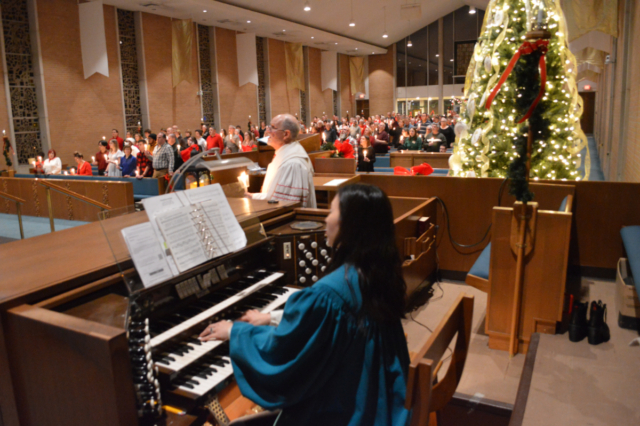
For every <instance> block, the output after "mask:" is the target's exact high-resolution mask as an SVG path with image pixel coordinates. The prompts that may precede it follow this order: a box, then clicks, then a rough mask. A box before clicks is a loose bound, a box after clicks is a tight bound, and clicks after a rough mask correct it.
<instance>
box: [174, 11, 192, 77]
mask: <svg viewBox="0 0 640 426" xmlns="http://www.w3.org/2000/svg"><path fill="white" fill-rule="evenodd" d="M193 41H194V40H193V21H192V20H191V19H180V20H174V21H172V22H171V71H172V75H173V87H176V86H177V85H178V84H180V82H181V81H183V80H184V81H187V82H189V83H191V82H192V81H193V69H192V68H193V67H192V62H191V54H192V51H193V45H194V42H193Z"/></svg>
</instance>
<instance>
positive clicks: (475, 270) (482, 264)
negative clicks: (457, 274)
mask: <svg viewBox="0 0 640 426" xmlns="http://www.w3.org/2000/svg"><path fill="white" fill-rule="evenodd" d="M490 260H491V243H489V244H487V246H486V247H485V248H484V250H482V253H480V257H478V259H477V260H476V263H474V264H473V266H472V267H471V270H470V271H469V274H470V275H474V276H476V277H478V278H483V279H485V280H488V279H489V263H490Z"/></svg>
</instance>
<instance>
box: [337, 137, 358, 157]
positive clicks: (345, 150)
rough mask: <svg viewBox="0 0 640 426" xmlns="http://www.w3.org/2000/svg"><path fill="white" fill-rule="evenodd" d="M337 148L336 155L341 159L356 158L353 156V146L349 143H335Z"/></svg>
mask: <svg viewBox="0 0 640 426" xmlns="http://www.w3.org/2000/svg"><path fill="white" fill-rule="evenodd" d="M334 146H335V147H336V154H337V155H338V157H340V158H355V157H354V156H353V146H351V144H350V143H349V142H340V141H336V142H335V143H334Z"/></svg>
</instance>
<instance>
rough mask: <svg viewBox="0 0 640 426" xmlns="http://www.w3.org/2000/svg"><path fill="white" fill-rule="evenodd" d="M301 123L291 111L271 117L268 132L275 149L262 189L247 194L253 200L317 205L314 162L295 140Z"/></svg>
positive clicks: (310, 206) (270, 143)
mask: <svg viewBox="0 0 640 426" xmlns="http://www.w3.org/2000/svg"><path fill="white" fill-rule="evenodd" d="M299 131H300V126H299V125H298V120H297V119H296V118H295V117H294V116H293V115H291V114H280V115H278V116H276V117H274V118H273V120H271V125H270V126H268V127H267V131H266V132H265V135H268V136H269V140H268V142H267V143H268V144H269V145H270V146H272V147H273V148H274V149H275V150H276V152H275V156H274V158H273V161H272V162H271V164H269V166H268V167H267V175H266V176H265V178H264V183H263V184H262V191H261V192H259V193H255V194H247V196H248V197H250V198H252V199H254V200H278V201H299V202H301V203H302V207H308V208H316V207H317V204H316V192H315V189H314V186H313V165H312V164H311V160H310V159H309V156H308V155H307V152H306V151H305V150H304V148H303V147H302V146H301V145H300V143H299V142H297V141H295V139H296V138H297V137H298V133H299Z"/></svg>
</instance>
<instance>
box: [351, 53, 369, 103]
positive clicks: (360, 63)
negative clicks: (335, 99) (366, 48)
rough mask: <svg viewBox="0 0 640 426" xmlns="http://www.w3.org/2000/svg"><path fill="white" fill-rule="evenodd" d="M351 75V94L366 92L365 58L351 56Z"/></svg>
mask: <svg viewBox="0 0 640 426" xmlns="http://www.w3.org/2000/svg"><path fill="white" fill-rule="evenodd" d="M349 77H350V80H351V96H355V95H356V93H364V92H366V89H365V86H364V58H363V57H362V56H349Z"/></svg>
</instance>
